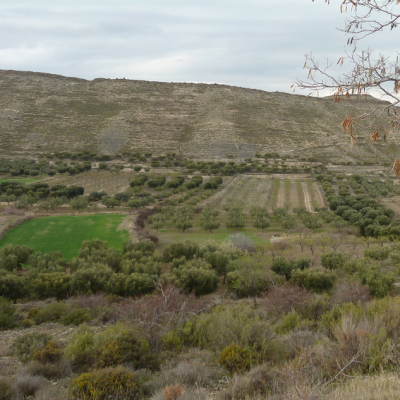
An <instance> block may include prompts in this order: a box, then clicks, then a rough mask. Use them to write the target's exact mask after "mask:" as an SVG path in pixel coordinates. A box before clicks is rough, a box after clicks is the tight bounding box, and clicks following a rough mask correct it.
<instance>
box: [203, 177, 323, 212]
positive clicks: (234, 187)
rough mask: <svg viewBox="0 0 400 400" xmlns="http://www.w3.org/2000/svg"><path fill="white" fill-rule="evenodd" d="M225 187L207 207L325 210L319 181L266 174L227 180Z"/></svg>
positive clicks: (212, 198) (245, 209)
mask: <svg viewBox="0 0 400 400" xmlns="http://www.w3.org/2000/svg"><path fill="white" fill-rule="evenodd" d="M224 185H225V187H224V188H223V189H222V190H221V191H219V192H218V193H216V194H215V195H214V196H212V197H211V198H209V199H207V200H206V201H205V202H204V203H203V205H206V204H209V205H212V206H213V207H217V208H222V209H223V208H226V207H229V206H231V205H240V206H242V207H243V210H244V212H249V211H250V208H251V207H252V206H267V207H268V209H269V210H270V211H272V210H273V209H274V208H276V207H287V208H289V209H290V210H291V209H293V208H294V207H300V206H305V207H306V208H307V209H308V210H309V211H313V209H314V206H317V207H323V206H324V198H323V195H322V193H321V191H320V189H319V187H318V185H317V184H316V183H315V182H312V181H311V180H309V179H306V180H303V179H302V178H295V177H287V178H283V177H281V178H272V177H270V176H268V177H266V176H265V175H240V176H237V177H233V178H229V179H225V184H224Z"/></svg>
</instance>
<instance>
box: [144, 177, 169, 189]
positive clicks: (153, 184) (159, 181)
mask: <svg viewBox="0 0 400 400" xmlns="http://www.w3.org/2000/svg"><path fill="white" fill-rule="evenodd" d="M166 180H167V178H166V177H165V176H164V175H157V176H155V177H154V178H153V179H151V180H149V181H148V182H147V185H148V187H150V188H153V189H154V188H158V187H160V186H163V185H164V183H165V181H166Z"/></svg>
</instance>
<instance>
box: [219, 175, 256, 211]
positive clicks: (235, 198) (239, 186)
mask: <svg viewBox="0 0 400 400" xmlns="http://www.w3.org/2000/svg"><path fill="white" fill-rule="evenodd" d="M248 180H249V179H248V177H245V176H239V177H236V178H234V182H233V184H232V185H229V189H228V191H227V192H226V193H225V194H224V196H222V197H220V201H219V204H217V206H220V207H225V206H228V207H230V206H232V205H234V204H238V203H240V194H241V193H242V191H243V188H244V186H245V185H246V183H247V182H248Z"/></svg>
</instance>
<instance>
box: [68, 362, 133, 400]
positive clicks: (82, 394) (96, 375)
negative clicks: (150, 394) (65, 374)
mask: <svg viewBox="0 0 400 400" xmlns="http://www.w3.org/2000/svg"><path fill="white" fill-rule="evenodd" d="M71 393H72V396H73V397H74V398H76V399H85V400H106V399H109V398H110V396H111V397H112V398H113V399H115V400H137V399H138V398H139V397H141V385H140V383H139V380H138V379H137V378H136V376H135V375H134V374H133V373H132V372H130V371H128V370H127V369H125V368H123V367H120V366H118V367H115V368H105V369H100V370H97V371H92V372H88V373H84V374H82V375H80V376H79V377H77V378H75V379H74V380H73V381H72V384H71Z"/></svg>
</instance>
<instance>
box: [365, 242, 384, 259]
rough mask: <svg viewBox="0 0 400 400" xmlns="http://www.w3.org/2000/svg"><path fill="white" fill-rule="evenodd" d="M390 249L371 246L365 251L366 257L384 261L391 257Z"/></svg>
mask: <svg viewBox="0 0 400 400" xmlns="http://www.w3.org/2000/svg"><path fill="white" fill-rule="evenodd" d="M389 252H390V247H383V246H379V245H376V246H371V247H368V248H366V249H364V257H366V258H372V259H373V260H378V261H383V260H386V259H387V258H388V257H389Z"/></svg>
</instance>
